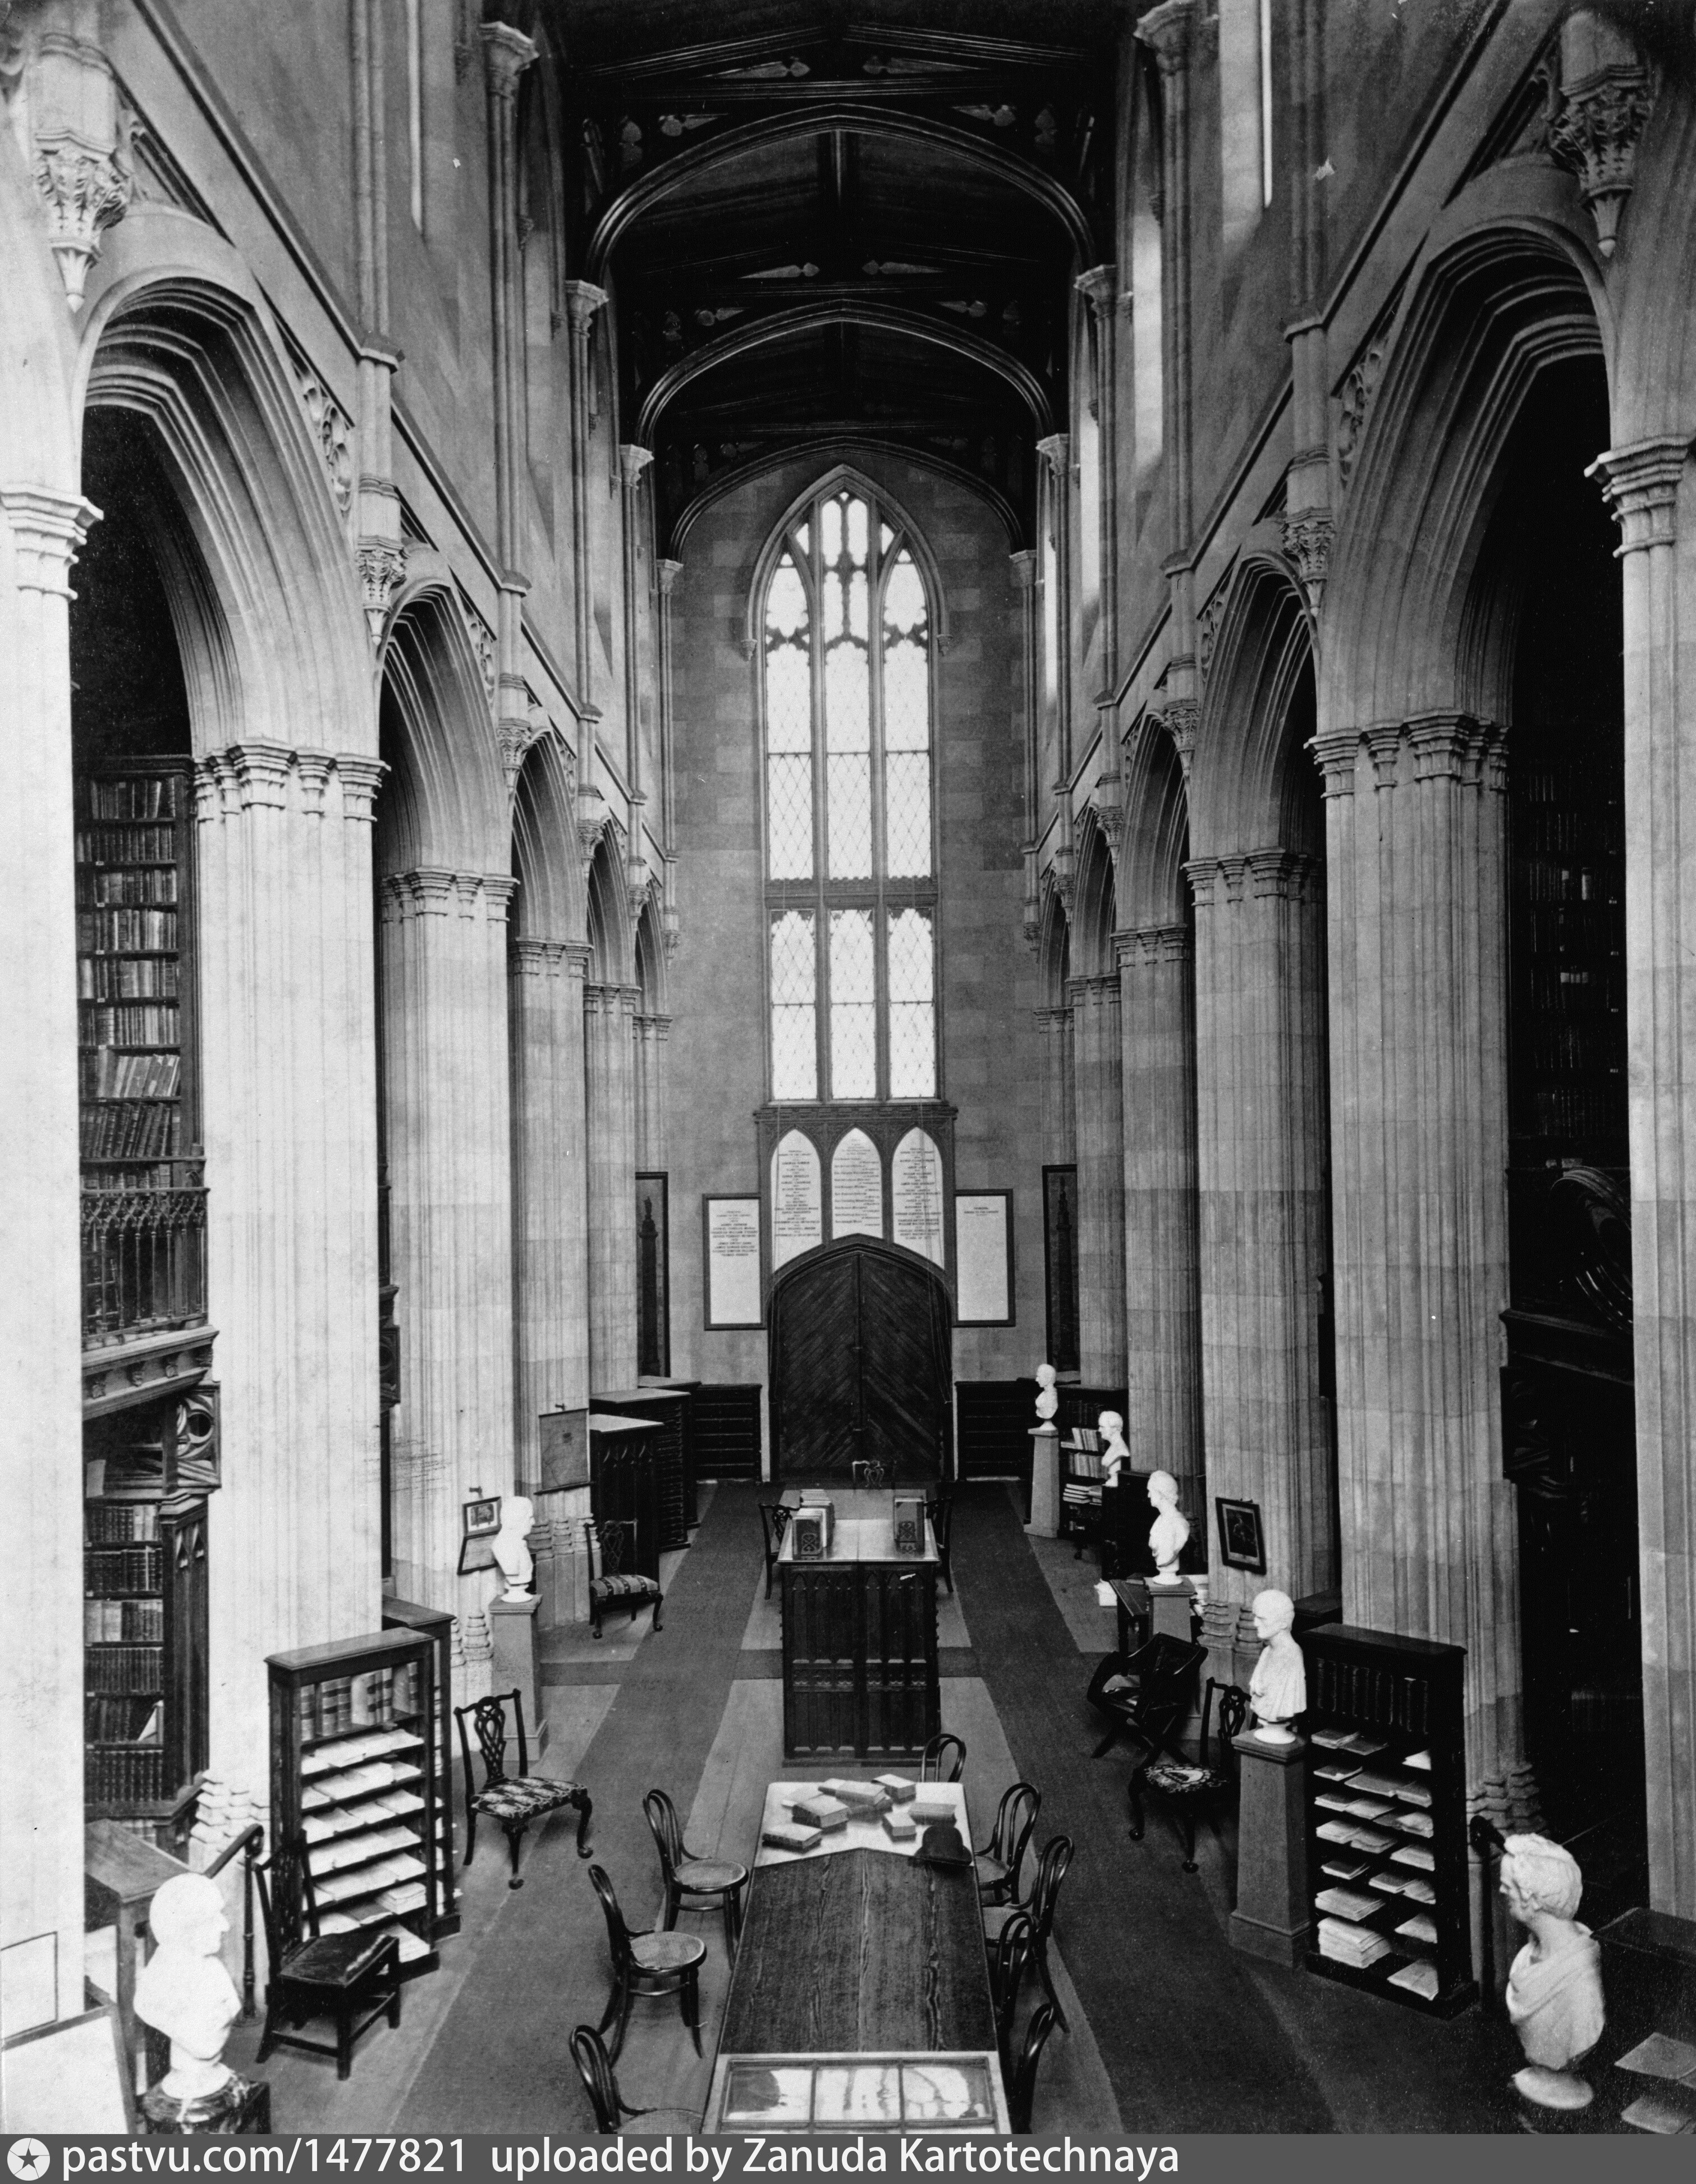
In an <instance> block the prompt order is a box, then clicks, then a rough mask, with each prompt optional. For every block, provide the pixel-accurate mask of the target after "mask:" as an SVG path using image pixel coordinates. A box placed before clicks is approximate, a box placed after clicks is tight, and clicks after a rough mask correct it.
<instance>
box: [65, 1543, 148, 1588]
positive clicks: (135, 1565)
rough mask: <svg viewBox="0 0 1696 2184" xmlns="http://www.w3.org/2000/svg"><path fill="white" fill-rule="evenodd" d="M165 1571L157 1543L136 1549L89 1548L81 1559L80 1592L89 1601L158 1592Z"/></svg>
mask: <svg viewBox="0 0 1696 2184" xmlns="http://www.w3.org/2000/svg"><path fill="white" fill-rule="evenodd" d="M163 1577H164V1571H163V1569H162V1568H161V1565H160V1561H159V1550H158V1545H157V1544H156V1543H154V1544H150V1545H148V1546H138V1547H91V1548H90V1549H89V1551H88V1552H87V1553H86V1554H85V1555H84V1557H83V1558H82V1590H83V1591H84V1593H85V1594H86V1596H87V1597H88V1598H89V1599H91V1600H112V1599H114V1598H116V1597H119V1596H121V1595H123V1594H125V1593H130V1594H135V1593H141V1592H157V1591H158V1590H159V1587H160V1584H161V1582H162V1580H163Z"/></svg>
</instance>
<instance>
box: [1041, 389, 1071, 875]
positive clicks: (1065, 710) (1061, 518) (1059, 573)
mask: <svg viewBox="0 0 1696 2184" xmlns="http://www.w3.org/2000/svg"><path fill="white" fill-rule="evenodd" d="M1037 454H1039V455H1040V456H1041V457H1042V458H1043V468H1042V471H1041V472H1040V473H1039V482H1038V488H1037V522H1038V524H1039V525H1046V526H1048V529H1049V530H1050V531H1051V532H1052V533H1053V535H1054V599H1053V600H1052V601H1051V602H1049V603H1048V604H1047V605H1045V607H1044V610H1043V619H1044V621H1045V623H1046V624H1047V625H1048V626H1049V627H1051V628H1052V630H1053V632H1054V694H1055V697H1054V706H1055V727H1056V730H1057V738H1056V755H1055V760H1054V814H1055V817H1056V819H1057V821H1058V822H1059V823H1058V826H1057V827H1056V830H1055V834H1054V880H1055V883H1056V884H1057V886H1058V887H1059V890H1060V895H1061V899H1062V900H1063V901H1064V902H1065V905H1066V908H1067V910H1068V911H1070V908H1071V901H1072V891H1073V889H1074V887H1075V885H1076V877H1077V872H1076V857H1077V851H1076V842H1075V839H1074V836H1073V817H1074V814H1073V811H1072V643H1073V639H1074V637H1075V635H1076V628H1075V617H1074V615H1073V611H1072V610H1073V606H1074V604H1075V601H1074V587H1073V583H1072V490H1071V487H1072V469H1071V440H1070V437H1069V436H1068V435H1067V434H1066V433H1065V432H1051V433H1050V434H1049V435H1048V438H1047V439H1045V440H1038V441H1037Z"/></svg>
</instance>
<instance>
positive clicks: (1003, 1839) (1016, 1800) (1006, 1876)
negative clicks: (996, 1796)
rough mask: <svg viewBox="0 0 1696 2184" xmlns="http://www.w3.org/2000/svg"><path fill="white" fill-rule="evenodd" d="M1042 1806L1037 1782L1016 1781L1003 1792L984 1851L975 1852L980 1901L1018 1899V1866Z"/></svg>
mask: <svg viewBox="0 0 1696 2184" xmlns="http://www.w3.org/2000/svg"><path fill="white" fill-rule="evenodd" d="M1042 1809H1043V1793H1042V1791H1040V1790H1039V1789H1038V1788H1037V1786H1036V1785H1035V1783H1034V1782H1015V1784H1014V1785H1013V1787H1012V1788H1011V1789H1010V1790H1006V1791H1003V1792H1002V1797H1001V1802H1000V1804H999V1805H998V1807H997V1808H996V1812H995V1825H994V1826H993V1828H992V1829H991V1830H990V1833H989V1841H987V1843H985V1845H984V1846H983V1847H982V1849H981V1850H978V1851H974V1852H973V1853H972V1857H973V1860H974V1862H975V1863H976V1867H977V1899H978V1902H979V1903H1018V1902H1019V1900H1020V1897H1019V1869H1020V1867H1021V1866H1022V1865H1023V1864H1024V1863H1025V1847H1026V1844H1027V1843H1028V1842H1029V1841H1030V1840H1031V1830H1032V1828H1034V1827H1035V1826H1036V1825H1037V1814H1038V1813H1039V1812H1041V1810H1042Z"/></svg>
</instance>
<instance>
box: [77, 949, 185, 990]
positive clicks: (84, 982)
mask: <svg viewBox="0 0 1696 2184" xmlns="http://www.w3.org/2000/svg"><path fill="white" fill-rule="evenodd" d="M181 971H182V966H181V964H180V963H179V962H178V961H177V959H176V958H175V956H78V958H77V959H76V997H77V999H78V1000H80V1001H151V1000H157V999H158V998H159V997H160V996H161V995H163V996H164V998H166V999H167V1000H170V999H174V998H175V995H177V994H178V993H180V992H181V985H180V984H179V983H178V982H179V979H180V978H181Z"/></svg>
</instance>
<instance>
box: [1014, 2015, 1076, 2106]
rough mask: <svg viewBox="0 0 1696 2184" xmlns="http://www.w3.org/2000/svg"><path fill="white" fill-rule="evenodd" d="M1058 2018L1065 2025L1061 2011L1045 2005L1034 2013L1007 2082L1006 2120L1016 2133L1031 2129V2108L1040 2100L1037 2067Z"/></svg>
mask: <svg viewBox="0 0 1696 2184" xmlns="http://www.w3.org/2000/svg"><path fill="white" fill-rule="evenodd" d="M1057 2018H1059V2020H1060V2023H1061V2024H1062V2025H1064V2024H1065V2019H1064V2018H1060V2013H1059V2009H1058V2007H1057V2006H1056V2005H1055V2004H1054V2003H1051V2002H1045V2003H1042V2004H1041V2005H1040V2006H1039V2007H1038V2008H1037V2009H1033V2010H1032V2013H1031V2022H1030V2023H1029V2024H1028V2025H1026V2028H1025V2046H1024V2049H1023V2052H1022V2053H1020V2058H1019V2060H1018V2061H1017V2062H1016V2063H1015V2064H1014V2066H1013V2068H1012V2070H1011V2071H1010V2072H1009V2075H1008V2078H1007V2120H1008V2121H1009V2123H1010V2124H1011V2125H1012V2126H1013V2128H1014V2130H1015V2131H1019V2132H1021V2133H1023V2132H1026V2131H1029V2130H1030V2128H1031V2104H1032V2102H1033V2101H1034V2100H1035V2099H1036V2097H1037V2064H1039V2063H1040V2062H1041V2061H1042V2059H1043V2048H1045V2047H1046V2046H1047V2045H1048V2035H1049V2034H1050V2033H1051V2032H1052V2031H1054V2020H1056V2019H1057Z"/></svg>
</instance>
